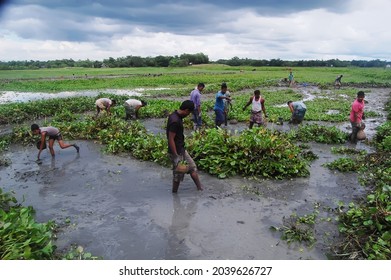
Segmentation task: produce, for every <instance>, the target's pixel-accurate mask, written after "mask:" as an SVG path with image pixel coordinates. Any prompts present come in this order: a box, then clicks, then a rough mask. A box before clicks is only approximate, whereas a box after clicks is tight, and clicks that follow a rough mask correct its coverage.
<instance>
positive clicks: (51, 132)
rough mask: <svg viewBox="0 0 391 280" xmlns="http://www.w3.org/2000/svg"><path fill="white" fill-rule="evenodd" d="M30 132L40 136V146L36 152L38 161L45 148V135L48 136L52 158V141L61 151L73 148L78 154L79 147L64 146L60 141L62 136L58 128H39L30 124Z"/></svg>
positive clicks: (74, 145)
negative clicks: (55, 142)
mask: <svg viewBox="0 0 391 280" xmlns="http://www.w3.org/2000/svg"><path fill="white" fill-rule="evenodd" d="M31 131H32V133H33V134H34V135H37V134H41V145H40V146H39V152H38V160H40V158H39V157H40V155H41V152H42V150H43V149H44V147H45V143H46V135H47V136H49V150H50V154H51V155H52V157H54V155H55V154H54V149H53V144H54V141H55V140H57V141H58V144H59V145H60V147H61V149H66V148H69V147H74V148H75V149H76V152H79V146H78V145H76V144H65V143H64V141H63V140H62V135H61V133H60V131H59V130H58V128H56V127H53V126H48V127H41V128H40V127H39V126H38V125H37V124H32V125H31Z"/></svg>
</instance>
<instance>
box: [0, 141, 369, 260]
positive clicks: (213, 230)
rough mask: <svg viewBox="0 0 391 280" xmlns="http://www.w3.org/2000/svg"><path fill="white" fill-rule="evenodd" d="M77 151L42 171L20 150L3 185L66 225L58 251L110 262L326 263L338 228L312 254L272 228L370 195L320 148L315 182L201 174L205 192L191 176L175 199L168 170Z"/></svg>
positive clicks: (327, 230)
mask: <svg viewBox="0 0 391 280" xmlns="http://www.w3.org/2000/svg"><path fill="white" fill-rule="evenodd" d="M78 144H79V146H80V149H81V150H80V154H79V155H77V154H76V153H75V151H74V149H65V150H60V149H59V147H58V146H55V150H56V158H55V159H53V160H52V159H51V156H50V155H49V153H48V152H47V151H45V152H44V154H43V156H42V159H43V163H42V164H41V165H38V164H37V163H35V161H34V160H35V158H36V154H37V150H36V149H35V148H34V147H27V148H26V147H20V146H12V147H11V149H10V151H8V152H6V153H4V154H3V155H2V156H4V157H6V158H8V159H10V160H11V162H12V165H10V166H8V167H2V168H0V178H1V180H0V185H1V186H2V187H3V188H4V189H5V190H7V191H10V190H14V191H15V192H16V196H17V198H18V199H19V201H22V200H23V199H24V202H23V204H24V205H32V206H33V207H34V208H35V209H36V211H37V216H36V217H37V219H38V221H40V222H45V221H48V220H55V221H56V222H57V223H58V224H60V225H61V231H60V232H59V234H58V240H57V245H58V247H59V249H60V250H61V249H63V248H66V247H67V246H69V245H70V244H73V243H76V244H80V245H82V246H83V247H84V248H85V250H86V251H89V252H91V253H93V254H94V255H97V256H102V257H103V258H104V259H325V258H326V253H327V251H328V250H327V246H328V244H329V241H330V239H332V238H333V236H334V235H335V234H336V227H335V225H334V223H333V222H332V221H331V222H319V223H318V224H317V225H316V237H317V239H318V242H317V243H316V245H315V246H314V247H313V248H311V249H308V248H306V247H305V246H303V245H300V246H299V245H297V244H293V245H290V246H289V245H287V244H286V242H285V241H282V240H280V233H278V232H273V231H271V230H270V229H269V228H270V226H277V227H279V226H281V225H282V217H284V216H285V217H288V216H290V215H291V214H292V213H297V214H299V215H304V214H310V213H312V212H313V211H314V209H315V208H317V209H318V210H320V214H319V217H324V218H328V217H331V218H333V217H334V215H333V214H332V213H331V212H330V211H329V210H330V208H331V209H335V208H336V207H337V205H338V201H344V202H350V201H351V200H352V199H353V198H354V197H356V196H358V195H360V194H361V193H362V191H363V190H362V188H361V187H360V186H359V185H358V182H357V177H356V175H355V174H342V173H334V172H333V171H330V170H328V169H326V168H324V167H322V166H321V165H322V163H324V162H328V161H331V160H333V159H334V158H335V157H336V156H335V155H332V154H330V151H329V148H330V147H326V146H324V145H314V146H313V149H312V150H313V151H314V152H315V153H316V154H318V155H320V159H318V160H316V161H315V162H313V164H312V166H311V176H310V177H308V178H298V179H292V180H281V181H275V180H261V181H256V180H249V179H245V178H241V177H235V178H229V179H225V180H219V179H217V178H216V177H213V176H210V175H207V174H205V173H203V172H200V177H201V180H202V182H203V184H204V185H205V190H204V191H203V192H199V191H197V190H196V187H195V186H194V184H193V182H192V181H191V179H190V177H189V176H186V177H185V180H184V182H183V183H182V184H181V186H180V189H179V192H178V193H177V194H174V195H173V194H172V193H171V178H172V173H171V170H170V169H169V168H165V167H161V166H158V165H156V164H154V163H149V162H140V161H138V160H134V159H131V158H129V157H121V156H113V155H108V154H104V153H102V151H101V146H99V145H96V144H94V143H92V142H87V141H83V142H81V141H80V142H78ZM315 205H317V207H315ZM67 221H69V223H67Z"/></svg>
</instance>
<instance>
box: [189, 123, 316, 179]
mask: <svg viewBox="0 0 391 280" xmlns="http://www.w3.org/2000/svg"><path fill="white" fill-rule="evenodd" d="M189 142H190V143H189V151H190V152H191V154H192V156H193V157H194V159H195V160H196V161H197V164H198V166H199V167H200V168H201V169H204V170H206V171H207V172H209V173H210V174H215V175H218V176H219V177H220V178H225V177H227V176H233V175H237V174H238V175H242V176H254V175H255V176H261V177H266V178H278V179H282V178H287V177H288V178H289V177H300V176H307V175H309V171H308V169H307V167H308V165H307V162H306V161H305V160H304V159H303V158H302V157H301V156H300V152H301V150H300V148H299V147H297V146H295V145H294V144H292V143H291V142H290V141H289V140H288V138H287V137H286V136H285V135H284V134H283V133H279V132H273V131H270V130H267V129H263V128H255V129H252V130H246V131H244V132H243V133H241V134H240V135H237V134H234V135H231V134H230V133H229V132H228V131H225V130H222V129H217V130H216V129H207V130H205V131H202V132H200V133H196V134H195V135H194V138H193V139H191V140H190V141H189Z"/></svg>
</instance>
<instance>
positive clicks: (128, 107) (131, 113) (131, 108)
mask: <svg viewBox="0 0 391 280" xmlns="http://www.w3.org/2000/svg"><path fill="white" fill-rule="evenodd" d="M144 106H147V102H144V101H142V100H138V99H128V100H126V101H125V103H124V107H125V113H126V116H125V120H129V119H132V118H133V117H134V118H135V119H138V110H140V108H141V107H144Z"/></svg>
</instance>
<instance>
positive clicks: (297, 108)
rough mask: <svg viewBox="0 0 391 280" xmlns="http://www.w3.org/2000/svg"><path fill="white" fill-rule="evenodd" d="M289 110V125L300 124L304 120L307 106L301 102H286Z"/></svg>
mask: <svg viewBox="0 0 391 280" xmlns="http://www.w3.org/2000/svg"><path fill="white" fill-rule="evenodd" d="M287 104H288V107H289V110H291V112H292V116H291V120H290V121H289V123H292V124H301V122H302V121H303V119H304V116H305V112H306V111H307V106H305V104H304V103H303V102H302V101H295V102H293V101H288V102H287Z"/></svg>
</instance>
